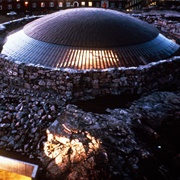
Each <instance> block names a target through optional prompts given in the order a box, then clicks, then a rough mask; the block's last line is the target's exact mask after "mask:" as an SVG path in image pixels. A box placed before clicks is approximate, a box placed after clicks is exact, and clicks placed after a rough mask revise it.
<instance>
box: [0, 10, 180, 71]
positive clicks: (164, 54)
mask: <svg viewBox="0 0 180 180" xmlns="http://www.w3.org/2000/svg"><path fill="white" fill-rule="evenodd" d="M178 49H179V45H177V44H176V43H174V42H173V41H171V40H169V39H167V38H166V37H164V36H163V35H162V34H160V33H159V32H158V30H157V29H156V28H155V27H153V26H152V25H150V24H148V23H146V22H144V21H141V20H138V19H137V18H134V17H131V16H129V15H127V14H124V13H121V12H118V11H114V10H108V9H102V8H75V9H67V10H61V11H58V12H56V13H53V14H50V15H46V16H44V17H42V18H39V19H37V20H35V21H33V22H31V23H29V24H27V25H26V26H25V27H24V28H23V30H21V31H19V32H17V33H15V34H13V35H11V36H10V37H9V38H8V41H7V42H6V43H5V45H4V46H3V50H2V52H1V53H2V54H6V55H7V56H10V57H11V58H12V59H13V60H14V61H21V62H23V63H31V64H34V65H41V66H45V67H50V68H72V69H79V70H81V69H104V68H114V67H116V68H117V67H122V66H123V67H130V66H139V65H144V64H147V63H149V62H153V61H158V60H160V59H164V58H168V57H170V56H171V55H172V54H174V53H175V52H176V51H177V50H178Z"/></svg>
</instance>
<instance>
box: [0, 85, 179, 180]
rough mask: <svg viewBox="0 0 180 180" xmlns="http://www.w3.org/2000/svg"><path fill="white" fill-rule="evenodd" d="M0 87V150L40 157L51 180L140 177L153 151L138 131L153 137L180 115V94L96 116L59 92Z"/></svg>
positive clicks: (143, 100)
mask: <svg viewBox="0 0 180 180" xmlns="http://www.w3.org/2000/svg"><path fill="white" fill-rule="evenodd" d="M0 89H1V94H0V107H1V108H0V148H1V149H5V150H7V151H15V152H20V153H21V154H22V155H25V156H28V157H29V158H32V159H39V160H40V162H41V163H42V169H43V171H45V172H46V173H45V174H46V178H47V179H48V178H49V179H51V180H54V179H58V178H63V179H78V178H81V179H90V178H92V179H103V178H106V179H114V178H122V179H139V178H142V177H143V176H144V174H143V172H141V162H144V161H146V160H148V159H151V158H153V157H154V152H153V150H152V149H151V148H150V147H149V146H148V144H146V142H143V140H142V139H140V138H139V137H138V136H137V134H136V131H139V132H142V133H145V134H146V135H147V136H149V137H150V138H151V139H153V140H156V141H157V139H159V138H160V136H161V135H160V134H159V133H158V128H160V127H161V125H162V124H163V123H164V121H165V120H167V118H172V117H174V118H175V119H178V118H179V115H180V93H179V92H154V93H153V94H151V95H146V96H143V97H142V98H140V99H139V100H136V101H134V102H133V103H132V105H131V106H130V107H129V108H128V109H113V110H112V109H107V113H108V114H97V113H92V112H85V111H83V110H81V109H79V108H78V107H77V106H75V105H72V104H68V103H67V102H66V101H65V100H63V99H61V97H60V96H59V95H58V94H54V93H50V92H38V91H32V90H27V89H16V88H14V87H11V86H9V87H8V86H7V85H5V84H1V88H0ZM176 156H177V157H176ZM176 156H173V158H174V159H175V160H174V162H176V163H178V162H179V159H178V154H176ZM154 161H155V162H156V160H154ZM157 168H158V169H159V168H162V167H161V166H158V167H157ZM163 168H164V170H167V169H168V168H167V167H166V166H165V167H164V166H163ZM42 169H41V170H42ZM158 173H159V171H158ZM160 175H162V174H161V173H160Z"/></svg>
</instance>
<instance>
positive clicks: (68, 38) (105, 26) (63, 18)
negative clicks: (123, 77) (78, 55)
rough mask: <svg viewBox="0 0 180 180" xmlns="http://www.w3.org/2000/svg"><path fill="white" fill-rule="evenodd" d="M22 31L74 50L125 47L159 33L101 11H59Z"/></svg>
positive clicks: (142, 41) (145, 25)
mask: <svg viewBox="0 0 180 180" xmlns="http://www.w3.org/2000/svg"><path fill="white" fill-rule="evenodd" d="M24 32H25V33H26V34H27V35H28V36H30V37H31V38H34V39H37V40H40V41H44V42H48V43H53V44H59V45H66V46H76V47H77V46H78V47H122V46H129V45H134V44H139V43H144V42H147V41H150V40H152V39H154V38H155V37H157V36H158V33H159V32H158V30H157V29H156V28H154V27H152V26H151V25H149V24H148V23H146V22H143V21H140V20H138V19H137V18H133V17H131V16H128V15H127V14H124V13H121V12H118V11H114V10H108V9H102V8H77V9H69V10H62V11H59V12H56V13H53V14H50V15H47V16H45V17H44V18H43V19H38V20H36V21H33V22H32V23H30V24H28V25H26V26H25V28H24Z"/></svg>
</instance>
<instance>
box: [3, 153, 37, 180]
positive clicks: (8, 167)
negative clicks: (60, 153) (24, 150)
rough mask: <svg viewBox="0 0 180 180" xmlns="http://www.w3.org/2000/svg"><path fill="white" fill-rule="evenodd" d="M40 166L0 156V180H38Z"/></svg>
mask: <svg viewBox="0 0 180 180" xmlns="http://www.w3.org/2000/svg"><path fill="white" fill-rule="evenodd" d="M37 170H38V165H35V164H31V163H27V162H24V161H19V160H16V159H12V158H8V157H4V156H0V180H2V179H1V178H3V180H28V179H34V180H35V179H36V173H37Z"/></svg>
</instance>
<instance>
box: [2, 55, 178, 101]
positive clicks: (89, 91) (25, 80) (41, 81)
mask: <svg viewBox="0 0 180 180" xmlns="http://www.w3.org/2000/svg"><path fill="white" fill-rule="evenodd" d="M179 72H180V57H179V56H178V57H174V58H172V59H168V60H162V61H159V62H156V63H150V64H148V65H145V66H139V67H130V68H112V69H105V70H88V71H76V70H72V69H50V68H45V67H41V66H33V65H31V64H24V63H20V62H18V61H16V62H14V61H12V60H11V59H10V58H8V57H6V56H4V55H1V56H0V83H7V84H9V85H13V86H17V87H19V88H21V87H23V88H27V89H32V90H41V91H50V92H51V91H52V92H53V91H55V92H58V93H59V94H60V95H62V97H64V98H66V99H68V100H70V99H73V100H76V99H88V98H92V97H95V96H98V95H110V94H113V95H115V94H117V95H118V94H121V93H137V94H142V93H144V92H149V91H152V90H158V89H159V88H161V87H162V86H163V85H164V84H166V83H169V82H170V81H172V80H174V79H176V78H177V79H178V78H179Z"/></svg>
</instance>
